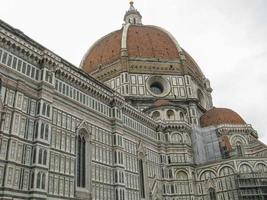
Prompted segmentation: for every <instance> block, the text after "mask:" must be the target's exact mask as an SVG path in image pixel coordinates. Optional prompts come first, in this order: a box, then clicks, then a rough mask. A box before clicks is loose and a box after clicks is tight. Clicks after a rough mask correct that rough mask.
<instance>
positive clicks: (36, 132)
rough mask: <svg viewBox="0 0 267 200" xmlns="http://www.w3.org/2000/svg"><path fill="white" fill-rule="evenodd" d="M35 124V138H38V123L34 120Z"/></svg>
mask: <svg viewBox="0 0 267 200" xmlns="http://www.w3.org/2000/svg"><path fill="white" fill-rule="evenodd" d="M35 126H36V129H35V138H38V131H39V123H38V122H36V124H35Z"/></svg>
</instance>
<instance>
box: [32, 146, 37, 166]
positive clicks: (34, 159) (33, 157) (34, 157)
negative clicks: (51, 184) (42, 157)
mask: <svg viewBox="0 0 267 200" xmlns="http://www.w3.org/2000/svg"><path fill="white" fill-rule="evenodd" d="M35 161H36V148H34V149H33V156H32V162H33V163H35Z"/></svg>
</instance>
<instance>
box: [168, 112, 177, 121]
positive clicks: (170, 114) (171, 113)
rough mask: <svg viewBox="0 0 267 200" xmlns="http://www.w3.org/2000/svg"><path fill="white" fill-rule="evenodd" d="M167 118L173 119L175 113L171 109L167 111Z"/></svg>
mask: <svg viewBox="0 0 267 200" xmlns="http://www.w3.org/2000/svg"><path fill="white" fill-rule="evenodd" d="M167 119H169V120H174V119H175V114H174V111H173V110H168V111H167Z"/></svg>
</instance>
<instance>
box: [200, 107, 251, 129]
mask: <svg viewBox="0 0 267 200" xmlns="http://www.w3.org/2000/svg"><path fill="white" fill-rule="evenodd" d="M220 124H232V125H245V124H246V122H245V121H244V120H243V119H242V117H240V115H239V114H237V113H236V112H234V111H233V110H231V109H228V108H215V107H214V108H212V109H210V110H208V111H207V112H206V113H204V114H203V115H202V116H201V117H200V125H201V126H202V127H208V126H216V125H220Z"/></svg>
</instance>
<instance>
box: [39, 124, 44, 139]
mask: <svg viewBox="0 0 267 200" xmlns="http://www.w3.org/2000/svg"><path fill="white" fill-rule="evenodd" d="M40 138H42V139H43V138H44V123H42V124H41V133H40Z"/></svg>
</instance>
